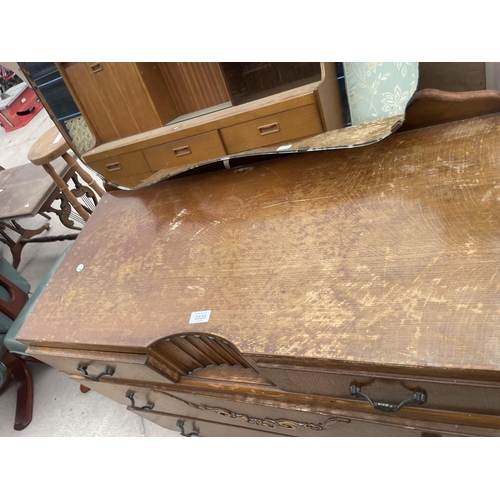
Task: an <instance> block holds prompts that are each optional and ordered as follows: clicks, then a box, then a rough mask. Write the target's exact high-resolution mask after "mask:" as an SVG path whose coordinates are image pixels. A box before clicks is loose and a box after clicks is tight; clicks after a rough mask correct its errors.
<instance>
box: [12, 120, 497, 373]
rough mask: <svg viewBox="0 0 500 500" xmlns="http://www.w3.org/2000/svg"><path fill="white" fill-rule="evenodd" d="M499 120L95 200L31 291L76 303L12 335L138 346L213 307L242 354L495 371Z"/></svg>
mask: <svg viewBox="0 0 500 500" xmlns="http://www.w3.org/2000/svg"><path fill="white" fill-rule="evenodd" d="M499 123H500V122H499V117H498V116H493V117H488V118H481V119H473V120H470V121H468V122H462V123H455V124H452V125H443V126H439V127H433V128H428V129H420V130H416V131H413V132H408V133H405V134H398V135H395V136H392V137H389V138H387V139H386V140H385V141H382V142H380V143H378V144H375V145H373V146H371V147H369V148H358V149H351V150H339V151H332V152H323V153H315V154H314V155H307V157H306V160H304V157H301V156H300V155H292V156H290V157H287V158H284V160H282V161H280V160H276V161H273V162H269V163H261V164H259V165H257V166H255V168H253V169H252V168H251V167H250V168H244V169H241V170H239V171H222V172H214V173H210V174H207V175H200V176H196V177H191V178H184V179H177V180H173V181H170V182H168V183H166V184H162V185H160V186H154V187H151V188H148V189H145V190H140V191H137V192H132V193H131V192H113V193H108V194H106V195H105V198H104V200H103V201H105V203H103V204H102V208H101V209H100V210H99V208H98V209H97V210H96V212H95V214H94V216H93V218H92V219H93V223H92V224H91V225H90V226H89V227H90V229H86V230H85V231H83V232H82V234H81V235H80V238H79V239H78V240H77V242H76V243H75V244H74V245H73V248H72V250H71V252H70V253H69V254H68V256H67V258H66V260H65V262H64V263H63V265H62V266H61V267H60V268H59V270H58V271H57V272H58V280H57V281H56V283H58V286H56V287H54V286H52V287H51V286H49V287H48V288H47V290H46V293H45V294H44V297H42V298H41V299H40V301H39V303H40V304H41V305H40V307H42V306H43V305H44V303H45V305H46V306H48V305H49V304H53V303H54V302H55V303H57V302H58V301H55V300H53V298H55V296H58V295H59V293H60V291H59V289H60V290H64V291H65V295H67V294H68V293H70V294H73V295H75V296H77V297H78V303H77V304H73V305H72V314H71V316H70V317H69V315H68V314H67V311H66V308H65V306H64V302H63V303H60V305H59V306H58V305H56V306H55V307H52V310H53V318H54V321H56V322H57V321H61V322H62V323H61V325H62V324H64V326H65V328H63V329H61V330H58V329H57V328H56V329H53V328H52V327H49V326H48V325H37V324H32V323H33V321H34V320H33V321H30V320H29V319H28V321H27V323H26V325H25V329H24V330H23V332H22V338H23V339H24V340H26V341H29V342H30V343H36V340H37V339H41V338H43V339H44V342H45V343H47V344H49V343H50V344H53V345H66V344H67V343H68V342H69V343H71V341H72V338H73V335H76V333H77V332H79V326H78V325H80V324H82V325H83V324H85V332H84V333H83V332H82V335H81V336H79V339H80V343H81V344H82V345H88V346H92V345H101V344H106V345H109V346H116V347H121V346H123V345H124V344H126V345H127V346H128V347H130V348H133V347H134V348H136V349H138V350H144V349H145V348H146V347H147V346H148V345H149V344H150V343H152V342H154V341H155V340H157V339H158V338H159V337H162V336H165V335H169V334H173V333H181V332H189V331H193V327H190V326H189V323H188V322H189V317H190V314H191V312H193V311H197V310H205V309H211V310H212V316H211V318H210V323H209V324H208V325H205V327H208V331H209V332H212V333H216V334H219V335H221V336H222V337H224V338H227V339H228V340H230V341H231V342H233V343H235V345H236V346H237V347H238V349H239V350H240V351H241V352H243V353H249V352H254V353H260V354H267V355H280V356H295V357H304V358H326V359H337V360H345V361H353V362H354V361H358V362H366V363H373V362H383V363H384V364H396V365H400V364H405V365H410V366H411V365H419V364H420V363H422V362H423V360H425V362H426V364H427V365H428V366H435V367H439V368H443V369H448V368H454V367H455V368H462V367H463V366H469V367H470V368H471V369H474V368H475V369H478V370H485V369H493V370H495V369H497V352H496V350H495V348H494V345H495V338H496V337H495V331H496V324H497V321H498V312H497V303H496V300H497V294H498V291H497V284H496V282H495V276H496V274H495V273H496V272H497V270H498V269H497V268H498V259H497V252H498V247H497V246H496V245H497V242H498V234H497V231H496V228H497V227H500V225H498V224H497V223H498V222H500V221H499V220H498V218H499V212H498V210H497V204H498V200H497V197H498V196H496V194H495V193H496V189H495V186H496V185H497V184H499V169H498V166H497V162H498V155H497V148H498V145H497V141H496V126H497V125H498V124H499ZM478 137H479V138H481V140H482V144H481V143H480V142H478V140H477V138H478ZM423 145H425V148H424V147H423ZM480 146H481V147H480ZM100 206H101V204H100V205H99V207H100ZM87 234H88V235H89V236H88V237H85V235H87ZM101 235H102V236H101ZM109 255H114V259H108V258H107V256H109ZM80 263H83V264H85V269H84V271H83V272H80V273H78V274H76V273H75V269H76V267H77V266H78V264H80ZM125 276H128V277H129V279H124V277H125ZM451 277H452V278H453V283H450V282H449V280H450V279H451ZM132 278H133V280H134V282H133V286H132V285H131V282H130V279H132ZM447 281H448V282H447ZM106 283H110V284H111V285H112V289H113V292H112V293H108V292H107V286H110V285H105V284H106ZM166 283H168V286H167V285H166ZM298 283H300V286H299V285H298ZM457 289H458V290H457ZM462 289H463V290H462ZM141 296H148V297H149V300H148V307H147V308H145V307H144V304H142V302H141V304H142V305H141V306H140V307H139V303H138V302H137V301H138V300H139V298H140V297H141ZM249 299H250V300H251V302H250V303H249V302H248V301H249ZM96 301H98V302H99V303H100V304H101V307H100V308H99V310H96V311H94V314H93V315H92V317H91V318H88V316H87V312H86V311H87V308H88V306H89V305H90V304H94V303H95V302H96ZM135 303H137V306H133V304H135ZM111 309H112V310H113V311H114V314H113V317H112V318H113V320H112V321H110V317H109V314H108V310H111ZM255 310H258V311H262V313H261V314H257V315H256V314H255V313H254V311H255ZM131 311H133V313H132V314H131ZM35 317H36V315H35V316H34V318H35ZM83 318H85V322H83V323H81V320H83ZM435 318H439V321H437V322H436V320H435ZM478 319H481V329H480V331H479V332H476V333H475V335H472V334H470V332H469V331H468V330H469V329H468V328H467V326H466V325H469V324H474V323H475V322H476V321H477V320H478ZM146 323H147V324H148V330H147V332H144V329H143V328H142V325H143V324H146ZM297 324H300V325H302V326H301V328H299V329H298V328H297V327H296V325H297ZM271 325H272V327H271ZM67 332H71V333H67ZM118 332H120V333H119V334H118ZM121 332H127V334H126V336H125V337H124V336H123V334H122V333H121ZM444 332H446V335H444ZM308 336H309V337H311V336H312V338H316V339H321V342H320V343H318V342H313V343H311V342H309V341H307V338H308ZM450 336H453V338H455V339H456V343H457V344H458V346H462V347H457V346H455V345H454V346H453V347H451V345H450V342H449V340H447V339H448V338H449V337H450ZM485 343H486V344H487V345H488V346H489V347H488V348H486V345H485ZM388 346H390V348H387V347H388ZM477 353H480V354H479V355H478V354H477Z"/></svg>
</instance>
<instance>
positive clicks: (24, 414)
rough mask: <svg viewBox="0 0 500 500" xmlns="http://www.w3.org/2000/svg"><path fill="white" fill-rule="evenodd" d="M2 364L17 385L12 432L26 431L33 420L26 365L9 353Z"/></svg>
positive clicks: (29, 377)
mask: <svg viewBox="0 0 500 500" xmlns="http://www.w3.org/2000/svg"><path fill="white" fill-rule="evenodd" d="M2 363H3V364H4V365H5V366H6V368H7V370H10V373H11V374H12V377H13V378H14V381H15V382H16V385H17V403H16V417H15V420H14V430H16V431H22V430H23V429H26V427H28V425H29V424H30V423H31V419H32V418H33V379H32V378H31V372H30V369H29V368H28V365H27V364H26V363H25V362H24V361H23V360H22V359H19V358H16V356H14V355H12V354H11V353H10V352H8V351H7V352H5V353H4V355H3V357H2Z"/></svg>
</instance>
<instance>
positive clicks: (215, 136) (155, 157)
mask: <svg viewBox="0 0 500 500" xmlns="http://www.w3.org/2000/svg"><path fill="white" fill-rule="evenodd" d="M225 155H226V150H225V149H224V145H223V144H222V141H221V138H220V135H219V132H217V131H213V132H207V133H206V134H199V135H194V136H192V137H187V138H186V139H182V140H179V141H174V142H168V143H166V144H162V145H161V146H155V147H154V148H148V149H145V150H144V156H145V157H146V160H147V162H148V164H149V166H150V167H151V170H152V171H153V172H157V171H158V170H163V169H168V168H171V167H178V166H181V165H187V164H190V163H199V162H202V161H206V160H215V159H218V158H221V157H223V156H225Z"/></svg>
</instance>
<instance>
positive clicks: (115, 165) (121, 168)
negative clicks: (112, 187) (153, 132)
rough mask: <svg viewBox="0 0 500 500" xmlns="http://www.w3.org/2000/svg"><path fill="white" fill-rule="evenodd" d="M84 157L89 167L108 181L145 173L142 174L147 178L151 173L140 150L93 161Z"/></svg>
mask: <svg viewBox="0 0 500 500" xmlns="http://www.w3.org/2000/svg"><path fill="white" fill-rule="evenodd" d="M84 159H85V161H86V162H87V163H88V165H89V166H90V167H91V168H93V169H94V170H95V171H96V172H99V173H100V174H101V175H102V176H103V177H104V178H105V179H107V180H108V181H117V180H119V179H122V178H127V177H131V176H133V175H138V174H147V175H145V176H144V178H147V177H148V176H149V175H151V174H152V172H151V169H150V168H149V165H148V162H147V161H146V159H145V158H144V155H143V154H142V151H135V152H133V153H127V154H124V155H118V156H111V157H109V158H107V159H105V160H97V161H93V160H91V159H90V160H88V159H86V158H85V156H84Z"/></svg>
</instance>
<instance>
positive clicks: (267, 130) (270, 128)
mask: <svg viewBox="0 0 500 500" xmlns="http://www.w3.org/2000/svg"><path fill="white" fill-rule="evenodd" d="M258 128H259V134H260V135H267V134H275V133H276V132H279V131H280V126H279V125H278V122H274V123H269V124H268V125H262V126H261V127H258Z"/></svg>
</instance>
